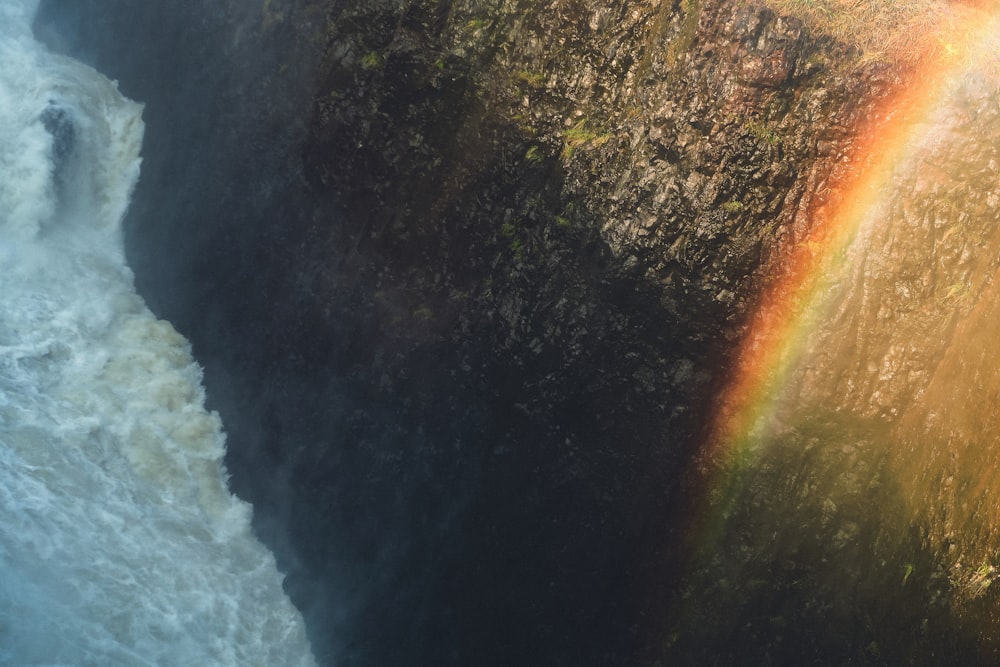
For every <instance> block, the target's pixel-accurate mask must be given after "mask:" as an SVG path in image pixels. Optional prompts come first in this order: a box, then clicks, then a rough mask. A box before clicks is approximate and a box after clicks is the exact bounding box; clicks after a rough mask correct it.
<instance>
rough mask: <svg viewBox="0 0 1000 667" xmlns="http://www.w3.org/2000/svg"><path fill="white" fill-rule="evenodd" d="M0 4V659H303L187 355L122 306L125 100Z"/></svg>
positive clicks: (135, 136) (128, 140) (152, 322)
mask: <svg viewBox="0 0 1000 667" xmlns="http://www.w3.org/2000/svg"><path fill="white" fill-rule="evenodd" d="M34 5H35V3H34V2H26V1H25V0H0V63H2V66H0V98H2V99H0V517H2V520H0V567H2V572H0V664H2V665H17V666H18V667H24V666H28V665H94V666H97V665H100V666H102V667H103V666H107V665H160V666H162V665H184V666H189V665H241V666H243V665H262V666H265V665H266V666H269V667H270V666H274V665H312V664H314V662H313V658H312V656H311V653H310V649H309V646H308V643H307V641H306V639H305V633H304V629H303V624H302V620H301V618H300V616H299V614H298V612H297V611H296V610H295V609H294V608H293V607H292V605H291V604H290V603H289V601H288V600H287V598H286V597H285V595H284V593H283V591H282V587H281V576H280V574H279V573H278V571H277V570H276V567H275V563H274V559H273V557H272V555H271V554H270V553H269V552H268V551H267V550H266V549H264V547H263V546H261V545H260V544H259V543H258V542H257V541H256V540H255V538H254V537H253V535H252V533H251V529H250V507H249V506H248V505H246V504H245V503H243V502H241V501H239V500H237V499H236V498H234V497H233V496H232V495H231V494H230V493H229V491H228V489H227V486H226V478H225V471H224V469H223V466H222V456H223V452H224V436H223V433H222V431H221V425H220V423H219V420H218V418H217V417H216V416H215V415H214V414H210V413H208V412H206V410H205V408H204V406H203V401H204V393H203V389H202V387H201V372H200V369H199V367H198V366H197V365H196V364H195V363H194V362H193V360H192V358H191V356H190V351H189V346H188V344H187V342H186V341H185V340H184V339H183V338H182V337H181V336H180V335H179V334H178V333H177V332H176V331H174V329H173V328H172V327H171V326H170V324H168V323H166V322H163V321H159V320H157V319H156V318H155V317H154V316H153V315H152V314H151V313H150V312H149V310H148V309H147V308H146V307H145V305H144V303H143V302H142V300H141V299H140V298H139V297H138V296H137V295H136V293H135V291H134V289H133V284H132V274H131V272H130V270H129V269H128V267H127V266H126V264H125V261H124V252H123V247H122V235H121V229H120V222H121V218H122V216H123V214H124V212H125V209H126V207H127V205H128V200H129V196H130V193H131V190H132V187H133V185H134V184H135V182H136V179H137V178H138V175H139V162H140V160H139V150H140V144H141V140H142V133H143V125H142V121H141V112H142V108H141V106H140V105H138V104H136V103H134V102H132V101H129V100H127V99H125V98H123V97H122V96H121V95H120V94H119V93H118V91H117V89H116V87H115V86H114V85H113V84H112V83H110V82H109V81H107V80H106V79H105V78H103V77H102V76H101V75H100V74H99V73H97V72H95V71H93V70H92V69H90V68H88V67H85V66H83V65H81V64H79V63H77V62H74V61H71V60H68V59H64V58H61V57H57V56H54V55H52V54H50V53H47V52H46V51H44V50H43V49H42V47H40V46H39V45H38V44H37V43H36V42H35V41H34V39H33V38H32V36H31V31H30V22H31V18H32V15H33V12H34V9H35V7H34Z"/></svg>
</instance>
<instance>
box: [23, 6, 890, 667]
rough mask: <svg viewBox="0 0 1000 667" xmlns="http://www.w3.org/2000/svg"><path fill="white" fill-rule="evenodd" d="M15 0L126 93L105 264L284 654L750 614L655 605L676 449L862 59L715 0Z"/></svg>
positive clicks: (510, 646)
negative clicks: (203, 458)
mask: <svg viewBox="0 0 1000 667" xmlns="http://www.w3.org/2000/svg"><path fill="white" fill-rule="evenodd" d="M36 32H37V33H38V34H39V35H40V36H41V37H42V38H44V39H45V40H46V41H48V43H50V44H51V45H53V47H54V48H57V49H60V50H62V51H64V52H67V53H70V54H72V55H74V56H75V57H79V58H81V59H83V60H85V61H87V62H90V63H92V64H94V66H95V67H97V68H98V69H100V70H101V71H102V72H104V73H106V74H107V75H108V76H109V77H110V78H115V79H118V80H119V81H120V86H121V89H122V90H123V92H124V93H125V94H127V95H129V96H131V97H133V98H134V99H137V100H140V101H142V102H144V103H145V104H146V111H145V120H146V124H147V134H146V136H147V138H146V144H145V148H144V150H143V156H144V158H143V159H144V161H143V166H142V176H141V180H140V183H139V186H138V189H137V191H136V194H135V198H134V201H133V204H132V209H131V211H130V214H129V217H128V220H127V221H126V239H127V243H128V249H129V255H130V261H131V265H132V267H133V268H134V271H135V273H136V282H137V285H138V287H139V289H140V292H141V293H142V294H143V296H144V298H145V299H146V300H147V301H148V303H149V304H150V306H151V308H152V309H153V310H154V311H155V312H156V313H157V314H158V315H159V316H161V317H164V318H167V319H169V320H170V321H171V322H173V323H174V324H175V326H176V327H177V328H178V329H179V330H180V331H181V332H183V333H184V334H185V335H186V336H187V337H188V338H189V339H190V340H191V341H192V343H193V346H194V351H195V355H196V357H197V358H198V360H199V361H200V363H202V364H203V365H204V367H205V371H206V378H205V382H206V386H207V388H208V392H209V396H210V402H211V405H212V407H214V408H215V409H217V410H218V411H219V412H220V413H221V415H222V417H223V421H224V422H225V424H226V428H227V431H228V433H229V444H228V447H229V453H228V465H229V469H230V471H231V474H232V480H231V485H232V488H233V489H234V491H235V492H236V493H238V494H239V495H241V496H242V497H244V498H246V499H247V500H249V501H251V502H252V503H253V504H254V507H255V513H256V516H255V527H256V529H257V531H258V533H259V534H260V535H261V537H262V539H264V541H265V542H267V543H268V544H269V545H270V546H271V547H272V548H273V549H275V551H276V552H277V554H278V557H279V563H280V565H281V567H282V568H283V569H284V570H285V571H287V572H288V573H289V577H288V580H287V581H286V588H287V589H288V591H289V593H290V595H291V596H292V599H293V601H294V602H295V603H296V604H297V605H299V607H300V608H301V609H303V612H304V614H305V615H306V618H307V622H308V623H309V624H310V632H311V638H312V641H313V644H314V647H315V649H316V653H317V657H318V658H319V659H320V660H321V661H324V660H325V661H326V663H327V664H334V663H336V664H340V665H406V664H413V665H418V664H419V665H432V664H433V665H443V664H454V665H472V664H477V665H513V664H538V665H578V664H607V665H627V664H636V665H639V664H650V665H652V664H657V661H658V660H666V659H667V658H668V657H672V659H673V662H672V663H671V664H673V663H675V662H676V663H680V664H684V663H686V662H690V663H691V664H706V663H705V662H704V660H705V659H707V658H706V656H712V655H715V654H716V652H717V651H722V653H719V654H718V655H721V656H723V657H722V658H720V659H721V660H723V662H727V661H729V662H731V661H732V660H735V659H737V658H738V654H739V651H743V650H748V649H753V648H754V647H756V648H757V649H761V647H762V646H766V645H767V643H768V642H769V641H770V639H768V638H760V637H748V636H742V637H740V639H739V642H737V643H736V644H734V645H732V646H728V647H726V648H724V649H720V648H719V647H718V641H719V640H720V636H722V637H724V635H725V632H720V633H719V634H716V635H712V634H711V633H706V637H705V639H704V641H705V642H706V643H704V644H701V645H698V644H697V640H698V638H699V637H698V636H694V635H693V636H694V637H695V638H694V639H692V642H694V643H689V644H685V643H684V642H680V643H679V644H678V643H677V642H676V640H673V641H672V640H671V639H670V636H669V635H670V633H671V632H674V631H675V629H676V627H677V621H676V618H675V615H676V613H677V609H678V605H677V602H678V599H679V596H680V595H681V594H682V593H683V590H682V587H681V586H680V582H679V573H680V570H681V567H682V565H683V563H682V550H681V548H680V545H681V543H682V541H683V531H684V529H685V517H686V516H687V512H688V510H689V509H690V504H691V503H690V502H689V500H688V497H689V494H690V493H691V492H692V491H691V489H692V484H691V483H690V480H691V474H692V472H691V470H690V466H691V461H692V459H693V458H694V454H695V452H696V449H697V447H698V445H699V444H700V442H701V439H702V437H703V436H704V430H705V425H706V423H707V418H708V415H709V413H710V411H711V409H712V406H713V398H714V396H715V395H716V393H717V392H718V390H719V388H720V386H721V385H722V384H723V383H724V382H725V380H726V378H727V369H728V368H729V365H730V362H731V358H732V354H733V350H734V347H735V344H736V342H737V341H738V340H739V338H740V336H741V334H742V332H743V327H744V325H745V322H746V318H747V315H748V312H749V311H750V309H751V308H752V307H753V305H754V304H755V299H756V298H757V296H758V295H759V293H760V290H761V288H762V286H763V285H764V283H765V282H766V277H767V276H768V275H769V270H770V269H771V268H772V267H773V266H774V265H776V264H778V263H780V261H781V258H782V256H783V254H782V253H783V251H784V250H785V249H787V248H788V247H790V246H791V245H793V244H794V243H795V242H796V241H797V240H800V239H802V238H803V237H804V235H805V234H806V232H807V231H808V229H809V225H810V221H811V217H810V214H811V213H812V212H814V211H815V210H816V209H817V208H818V207H820V206H822V205H823V204H825V203H828V198H829V197H830V196H831V195H830V194H829V184H830V183H832V182H833V181H834V180H835V179H836V178H838V175H840V174H841V173H842V172H843V171H844V170H845V169H848V168H849V158H850V157H851V145H852V144H851V139H852V136H853V133H854V131H855V128H856V127H857V126H858V124H859V123H860V121H861V120H862V119H864V118H865V117H866V116H867V115H868V114H870V113H871V110H872V109H873V108H874V104H875V102H876V101H877V100H878V99H879V98H881V97H882V96H883V95H884V94H886V92H887V91H888V90H890V89H891V87H892V85H893V83H894V81H895V79H894V78H893V77H894V72H893V70H891V69H890V68H888V67H886V66H883V65H878V64H872V63H867V64H866V63H863V62H862V60H861V59H860V58H859V56H858V54H856V53H855V52H853V51H851V50H850V49H848V48H846V47H843V46H839V45H837V44H834V43H832V42H830V41H828V40H824V39H822V38H819V37H816V36H814V35H811V34H809V33H808V32H807V31H806V30H805V29H804V28H803V26H802V25H801V24H800V23H798V22H797V21H795V20H794V19H788V18H782V17H779V16H776V15H775V14H774V13H773V12H771V11H770V10H768V9H767V8H765V7H763V6H761V5H758V4H756V3H753V2H735V1H728V0H642V1H633V0H604V1H601V2H598V1H596V0H546V1H545V2H537V1H530V2H529V1H525V0H405V1H404V0H326V1H323V2H320V1H310V0H281V1H278V0H264V1H262V2H237V1H236V0H224V1H219V2H212V3H207V2H206V3H200V2H194V1H185V2H174V3H140V2H135V1H133V0H43V2H42V9H41V11H40V14H39V18H38V20H37V22H36ZM837 613H839V612H837ZM830 614H831V615H828V616H824V615H823V613H817V614H815V615H813V616H811V617H810V619H809V621H808V622H809V623H810V624H811V625H810V626H809V628H808V629H807V630H803V631H802V632H801V633H800V634H801V637H802V641H801V642H800V644H799V645H798V646H799V648H798V649H788V650H790V651H792V653H791V654H789V655H786V656H784V657H788V658H790V659H791V658H794V657H801V656H807V657H808V656H814V655H815V652H816V651H817V650H819V648H817V647H821V648H823V649H828V648H830V647H829V646H827V643H826V640H821V639H818V638H817V634H816V632H815V631H816V630H817V628H821V627H828V626H831V624H832V626H833V627H840V626H836V622H839V620H843V619H842V618H841V617H840V616H834V615H832V614H834V612H830ZM702 620H704V619H702ZM845 622H846V621H845ZM788 632H792V633H794V630H788ZM845 632H846V631H845ZM734 636H736V635H734ZM740 642H742V643H740ZM761 650H763V649H761ZM839 650H841V651H842V652H843V653H844V654H845V655H846V656H847V657H850V656H851V655H854V654H855V653H854V652H855V651H856V650H857V647H856V646H853V645H846V646H842V647H841V648H840V649H839ZM727 651H728V652H729V653H727ZM726 656H728V658H727V657H726ZM734 656H735V657H734ZM661 664H666V663H661ZM786 664H788V663H786Z"/></svg>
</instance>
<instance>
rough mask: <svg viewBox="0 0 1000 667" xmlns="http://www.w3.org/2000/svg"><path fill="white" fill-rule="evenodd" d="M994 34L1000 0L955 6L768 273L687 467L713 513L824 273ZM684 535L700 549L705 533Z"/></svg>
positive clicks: (794, 352)
mask: <svg viewBox="0 0 1000 667" xmlns="http://www.w3.org/2000/svg"><path fill="white" fill-rule="evenodd" d="M951 18H953V19H954V16H952V17H951ZM998 35H1000V0H988V1H985V2H977V3H971V4H970V3H965V4H964V5H963V6H962V13H961V15H960V20H955V21H953V23H952V24H951V25H949V27H948V29H947V30H945V31H942V32H941V33H940V34H939V36H937V38H936V39H934V40H930V46H928V47H926V49H925V52H924V53H922V54H920V57H919V58H917V60H916V61H915V64H914V65H913V66H912V67H911V69H910V70H909V74H908V76H907V77H906V78H905V81H904V82H903V83H902V84H901V85H900V86H899V87H898V89H897V90H896V91H895V92H894V93H892V94H890V95H889V96H887V97H886V98H885V99H884V100H883V101H882V102H881V103H880V104H879V106H878V108H877V109H876V111H875V113H873V114H872V115H871V118H872V121H871V122H869V123H868V124H867V126H865V127H863V128H861V131H860V132H859V134H858V138H857V139H856V142H855V145H854V152H853V154H854V158H853V160H852V162H851V165H850V168H849V169H847V170H845V171H846V172H847V175H846V176H845V177H843V178H842V179H841V180H840V182H838V183H837V184H836V185H835V186H834V187H833V189H832V191H833V196H832V197H830V201H832V202H834V203H832V204H830V205H828V206H826V207H824V208H821V209H820V210H818V211H816V212H815V213H814V214H813V215H814V217H813V220H812V225H811V231H810V232H809V233H808V234H807V235H806V236H805V238H803V239H802V240H800V241H799V242H798V243H797V244H796V246H795V247H794V248H793V249H792V250H791V251H790V253H789V255H788V257H787V259H785V261H784V262H783V264H782V265H781V266H780V267H778V270H777V275H775V276H774V278H773V279H772V281H771V284H770V287H769V288H768V289H767V290H766V291H765V292H764V294H763V295H762V297H761V300H760V302H759V305H758V307H757V309H756V311H755V313H754V314H753V316H752V319H751V321H750V323H749V326H748V328H747V330H746V333H745V335H744V337H743V339H742V342H741V344H740V347H739V348H738V351H737V354H736V358H735V359H736V360H735V364H734V367H733V370H732V373H731V377H730V380H729V382H728V385H727V386H726V387H725V388H724V389H723V391H722V392H721V394H720V396H719V397H718V401H717V406H718V408H717V412H716V414H715V416H714V419H713V421H712V422H711V424H710V428H709V431H708V435H707V437H706V438H705V441H704V443H703V446H702V448H701V450H700V454H699V458H698V461H697V467H698V470H699V474H700V475H701V479H700V482H699V484H700V485H701V488H702V489H703V491H704V493H705V494H714V495H716V496H718V495H719V494H722V495H723V497H722V499H721V505H722V506H720V500H719V498H718V497H716V498H715V500H714V501H713V502H712V503H711V504H712V506H713V508H714V512H715V513H721V512H720V510H725V508H726V507H725V506H726V505H727V504H728V503H729V502H731V500H732V499H733V497H734V496H735V494H736V489H734V488H732V485H733V480H732V479H731V477H732V475H733V474H734V473H733V471H735V474H737V475H738V474H739V470H740V469H741V468H740V466H741V465H742V463H741V462H746V461H748V460H752V458H753V454H752V451H751V448H750V443H751V442H752V434H753V432H754V429H755V427H756V426H757V425H758V424H759V423H761V421H762V420H764V419H766V418H767V417H768V416H769V415H771V414H773V411H774V409H775V407H776V405H777V401H778V400H779V398H780V395H781V388H782V387H783V386H784V385H785V384H786V382H787V380H788V379H789V374H790V373H791V371H792V370H793V369H794V368H795V367H796V362H797V361H798V360H799V359H800V358H801V354H802V351H803V349H802V348H803V347H804V341H805V340H806V338H807V336H808V334H809V333H810V332H811V328H812V327H811V324H810V322H811V321H812V320H811V318H810V317H809V315H810V313H818V312H822V308H823V307H824V305H825V303H824V294H823V289H822V288H823V286H824V280H823V278H824V276H827V275H829V274H830V273H831V272H832V271H835V270H836V269H838V268H840V267H841V266H842V265H843V262H844V259H843V258H844V257H845V256H846V255H847V254H848V253H847V252H846V251H848V250H849V248H850V247H851V246H852V244H853V243H854V242H855V240H856V239H858V238H859V235H861V234H862V233H863V230H864V229H865V228H866V227H867V226H868V225H871V224H874V223H875V222H876V221H877V220H878V219H879V214H880V211H881V210H882V209H883V207H884V206H885V205H886V203H887V201H888V198H889V197H888V195H889V194H890V193H891V191H892V178H893V175H894V174H898V173H900V172H904V171H906V170H908V169H911V168H913V166H914V164H913V163H914V160H913V158H914V156H915V155H916V154H917V152H918V149H919V148H920V147H921V146H922V145H924V144H925V142H926V141H928V139H929V138H930V137H929V136H928V132H927V129H926V128H927V127H928V126H932V125H933V124H934V123H935V120H936V116H937V115H938V114H940V113H942V111H943V109H944V103H945V101H946V100H948V98H949V95H950V93H951V91H953V90H954V89H955V88H956V87H957V86H958V85H959V83H960V82H961V81H962V80H963V79H964V78H965V76H966V75H967V74H968V73H969V72H970V71H972V70H973V69H974V68H975V67H977V66H978V65H979V64H980V63H982V62H984V61H986V60H989V59H990V58H995V56H996V52H997V43H996V40H997V36H998ZM727 485H728V488H727ZM704 504H706V503H705V502H702V505H704ZM690 518H691V519H693V520H694V523H695V526H694V527H697V529H698V530H699V531H705V530H708V531H709V532H712V530H711V527H710V525H709V524H713V523H714V521H715V520H717V519H718V517H715V518H714V519H713V517H705V516H698V517H690ZM699 524H700V525H699ZM688 537H689V539H694V540H695V541H696V542H699V543H701V546H704V540H705V538H706V537H707V536H706V535H704V534H702V535H700V536H699V539H695V536H693V535H689V536H688ZM689 546H690V545H689Z"/></svg>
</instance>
